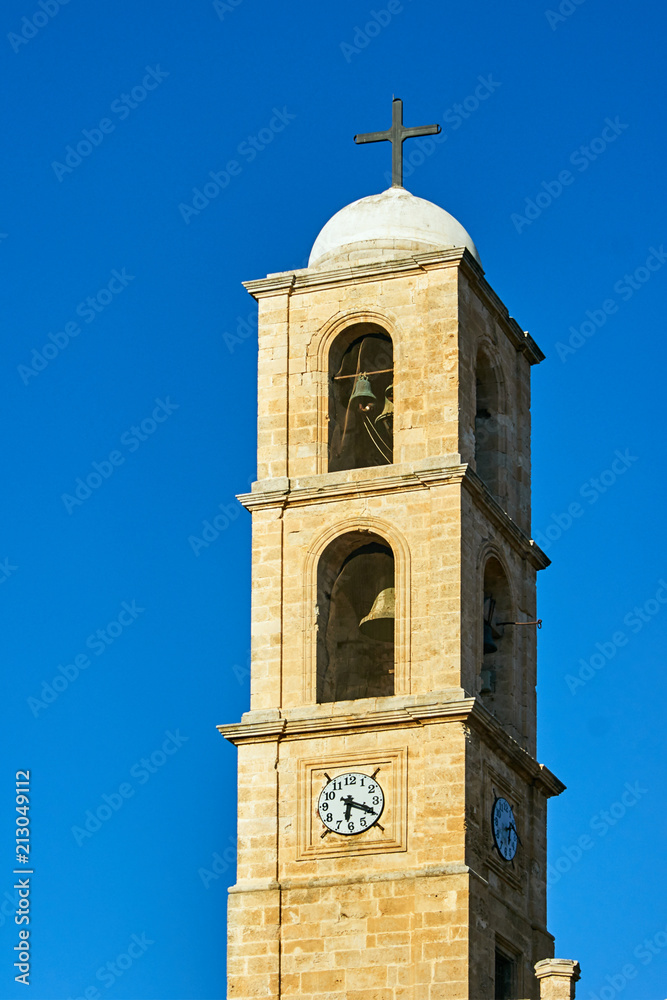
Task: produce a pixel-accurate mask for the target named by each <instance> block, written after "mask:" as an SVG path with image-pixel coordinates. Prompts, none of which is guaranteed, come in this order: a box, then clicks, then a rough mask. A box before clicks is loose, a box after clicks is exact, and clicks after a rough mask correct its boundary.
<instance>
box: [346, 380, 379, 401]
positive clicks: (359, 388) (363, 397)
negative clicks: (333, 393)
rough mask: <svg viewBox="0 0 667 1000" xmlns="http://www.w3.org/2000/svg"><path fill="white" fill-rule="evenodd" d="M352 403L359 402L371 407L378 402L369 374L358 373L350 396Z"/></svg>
mask: <svg viewBox="0 0 667 1000" xmlns="http://www.w3.org/2000/svg"><path fill="white" fill-rule="evenodd" d="M350 403H359V404H360V405H361V406H362V407H364V408H366V407H371V406H373V404H374V403H377V399H376V397H375V394H374V392H373V390H372V389H371V380H370V379H369V377H368V375H357V378H356V379H355V382H354V389H353V390H352V395H351V396H350Z"/></svg>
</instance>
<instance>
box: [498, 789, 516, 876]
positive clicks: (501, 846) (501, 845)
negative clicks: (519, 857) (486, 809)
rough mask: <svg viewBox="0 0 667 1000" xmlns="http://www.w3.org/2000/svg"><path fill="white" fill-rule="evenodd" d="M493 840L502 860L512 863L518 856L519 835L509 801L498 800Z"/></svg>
mask: <svg viewBox="0 0 667 1000" xmlns="http://www.w3.org/2000/svg"><path fill="white" fill-rule="evenodd" d="M491 819H492V825H493V839H494V841H495V845H496V847H497V848H498V852H499V854H500V856H501V858H504V859H505V861H511V860H512V858H513V857H514V855H515V854H516V849H517V846H518V843H519V835H518V834H517V831H516V823H515V821H514V812H513V811H512V807H511V805H510V804H509V802H508V801H507V799H496V801H495V802H494V803H493V812H492V816H491Z"/></svg>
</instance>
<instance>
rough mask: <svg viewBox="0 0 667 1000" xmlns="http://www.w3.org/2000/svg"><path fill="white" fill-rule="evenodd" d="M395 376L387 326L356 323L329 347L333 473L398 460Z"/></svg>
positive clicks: (330, 454)
mask: <svg viewBox="0 0 667 1000" xmlns="http://www.w3.org/2000/svg"><path fill="white" fill-rule="evenodd" d="M393 380H394V356H393V349H392V343H391V337H390V336H389V335H388V334H387V333H386V332H385V331H384V330H383V329H382V327H379V326H376V325H375V324H373V323H356V324H354V325H353V326H350V327H348V328H347V330H344V331H343V333H341V334H340V336H339V337H337V339H336V340H335V342H334V344H333V345H332V347H331V351H330V352H329V465H328V469H329V472H337V471H340V470H342V469H362V468H365V467H366V466H373V465H390V464H391V463H392V462H393V452H394V429H393V425H394V402H393V400H394V395H393Z"/></svg>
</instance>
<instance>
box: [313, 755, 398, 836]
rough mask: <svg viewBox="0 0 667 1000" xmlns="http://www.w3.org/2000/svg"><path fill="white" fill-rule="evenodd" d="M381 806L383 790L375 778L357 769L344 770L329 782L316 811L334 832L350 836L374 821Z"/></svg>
mask: <svg viewBox="0 0 667 1000" xmlns="http://www.w3.org/2000/svg"><path fill="white" fill-rule="evenodd" d="M383 809H384V793H383V791H382V789H381V788H380V785H379V784H378V782H377V780H376V779H375V778H371V776H370V775H368V774H361V773H360V772H359V771H347V772H346V773H345V774H339V775H337V776H336V777H335V778H332V779H331V781H329V782H328V783H327V784H326V785H325V786H324V788H323V789H322V791H321V792H320V797H319V799H318V801H317V814H318V816H319V817H320V819H321V820H322V822H323V823H324V825H325V826H326V827H327V828H328V829H329V830H331V831H332V832H333V833H342V834H343V835H344V836H345V837H350V836H352V835H353V834H355V833H363V832H364V830H368V829H369V827H371V826H373V824H374V823H377V821H378V820H379V818H380V816H381V815H382V810H383Z"/></svg>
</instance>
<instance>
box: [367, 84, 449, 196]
mask: <svg viewBox="0 0 667 1000" xmlns="http://www.w3.org/2000/svg"><path fill="white" fill-rule="evenodd" d="M439 132H440V126H439V125H417V126H415V127H414V128H405V127H404V125H403V101H402V100H400V98H398V97H395V98H394V99H393V101H392V105H391V128H390V129H387V130H386V131H385V132H365V133H364V134H363V135H355V137H354V141H355V142H356V143H362V142H385V141H388V142H390V143H391V186H392V187H399V188H402V187H403V143H404V142H405V140H406V139H413V138H415V137H416V136H419V135H437V134H438V133H439Z"/></svg>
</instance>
